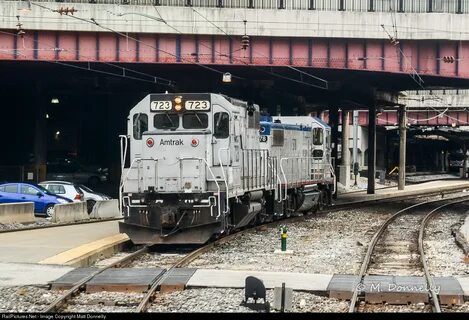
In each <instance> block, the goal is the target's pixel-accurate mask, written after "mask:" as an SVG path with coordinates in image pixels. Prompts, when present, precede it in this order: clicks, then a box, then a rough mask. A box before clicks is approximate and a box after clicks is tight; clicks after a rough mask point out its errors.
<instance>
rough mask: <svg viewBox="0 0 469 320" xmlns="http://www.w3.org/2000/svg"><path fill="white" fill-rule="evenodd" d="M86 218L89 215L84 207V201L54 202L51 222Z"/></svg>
mask: <svg viewBox="0 0 469 320" xmlns="http://www.w3.org/2000/svg"><path fill="white" fill-rule="evenodd" d="M88 219H89V216H88V212H87V209H86V202H72V203H65V204H56V205H55V206H54V214H53V215H52V222H58V223H66V222H75V221H81V220H88Z"/></svg>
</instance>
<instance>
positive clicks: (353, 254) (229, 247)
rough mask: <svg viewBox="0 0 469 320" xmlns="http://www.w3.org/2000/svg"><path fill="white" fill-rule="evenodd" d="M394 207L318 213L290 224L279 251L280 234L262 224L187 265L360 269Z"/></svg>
mask: <svg viewBox="0 0 469 320" xmlns="http://www.w3.org/2000/svg"><path fill="white" fill-rule="evenodd" d="M390 212H393V210H392V209H389V208H388V209H387V210H386V209H383V208H382V207H381V208H380V207H377V206H374V207H368V208H363V209H360V210H358V209H351V210H347V211H345V210H341V211H337V212H331V213H327V214H316V215H313V216H311V219H309V220H307V221H302V222H295V223H289V224H287V226H288V238H287V249H288V250H292V251H293V253H292V254H279V253H275V250H279V249H280V244H281V241H280V232H279V230H278V226H277V227H264V228H263V229H258V230H257V231H254V232H249V233H245V234H240V235H239V236H238V237H236V238H235V239H233V240H232V241H230V242H229V243H225V244H222V245H220V246H218V247H216V248H214V249H212V250H210V251H209V252H207V253H205V254H203V255H201V256H200V257H199V258H197V259H196V260H194V261H193V262H192V263H190V264H189V266H188V267H194V268H208V269H230V270H260V271H279V272H280V271H282V272H305V273H325V274H332V273H348V274H350V273H357V272H358V271H359V268H360V263H361V259H362V257H363V256H364V254H365V252H366V249H367V245H368V243H369V241H370V240H371V237H372V236H373V233H374V232H375V231H376V229H377V228H378V227H379V226H380V225H381V224H382V223H383V222H384V220H385V219H386V218H387V217H389V214H390Z"/></svg>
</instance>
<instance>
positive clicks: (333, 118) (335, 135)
mask: <svg viewBox="0 0 469 320" xmlns="http://www.w3.org/2000/svg"><path fill="white" fill-rule="evenodd" d="M329 125H330V126H331V143H332V152H331V153H332V154H331V156H332V158H334V172H335V173H336V174H337V142H338V140H339V110H338V109H337V108H330V113H329ZM336 183H337V182H336ZM335 190H337V185H336V186H335ZM333 198H334V199H337V192H336V193H335V194H334V195H333Z"/></svg>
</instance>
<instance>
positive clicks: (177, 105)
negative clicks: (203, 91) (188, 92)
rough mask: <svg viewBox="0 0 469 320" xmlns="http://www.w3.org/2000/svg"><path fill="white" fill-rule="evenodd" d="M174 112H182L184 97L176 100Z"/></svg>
mask: <svg viewBox="0 0 469 320" xmlns="http://www.w3.org/2000/svg"><path fill="white" fill-rule="evenodd" d="M174 110H175V111H176V112H179V111H181V110H182V97H181V96H177V97H175V98H174Z"/></svg>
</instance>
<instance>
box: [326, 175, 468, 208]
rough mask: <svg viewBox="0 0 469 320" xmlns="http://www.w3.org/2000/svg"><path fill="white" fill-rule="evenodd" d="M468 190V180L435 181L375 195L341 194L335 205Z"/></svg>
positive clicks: (354, 192) (377, 191) (393, 188)
mask: <svg viewBox="0 0 469 320" xmlns="http://www.w3.org/2000/svg"><path fill="white" fill-rule="evenodd" d="M464 189H469V180H437V181H431V182H424V183H419V184H414V185H407V186H405V189H404V190H398V189H397V186H396V187H390V188H389V187H388V188H382V189H376V190H375V194H367V191H366V190H361V191H352V192H346V193H341V194H339V195H338V199H337V200H335V201H334V203H335V204H342V203H354V202H366V201H377V200H382V199H392V198H398V197H406V196H417V195H422V194H425V193H439V192H449V191H456V190H464Z"/></svg>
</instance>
